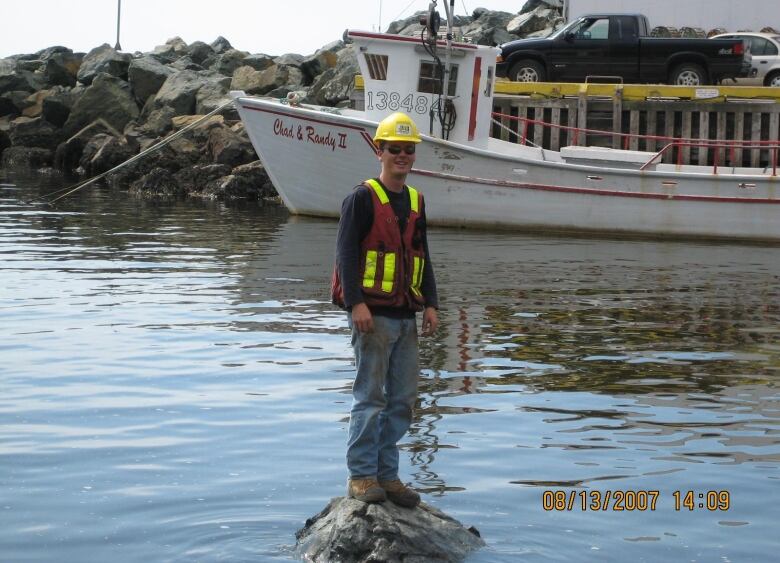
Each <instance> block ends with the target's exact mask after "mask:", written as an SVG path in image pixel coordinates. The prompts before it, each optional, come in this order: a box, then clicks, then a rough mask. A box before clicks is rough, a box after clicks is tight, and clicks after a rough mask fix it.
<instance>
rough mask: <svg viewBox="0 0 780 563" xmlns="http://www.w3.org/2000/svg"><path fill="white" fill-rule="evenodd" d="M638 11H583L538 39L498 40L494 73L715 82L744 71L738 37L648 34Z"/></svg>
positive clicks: (522, 78) (528, 78) (529, 78)
mask: <svg viewBox="0 0 780 563" xmlns="http://www.w3.org/2000/svg"><path fill="white" fill-rule="evenodd" d="M648 28H649V25H648V23H647V18H646V17H645V16H643V15H641V14H589V15H586V16H582V17H580V18H578V19H576V20H574V21H572V22H571V23H570V24H569V25H567V26H565V27H563V28H561V29H559V30H558V31H556V32H554V33H553V34H552V35H550V36H549V37H546V38H543V39H518V40H517V41H510V42H509V43H504V44H503V45H501V55H500V56H499V58H498V61H499V62H498V65H497V68H496V73H497V74H498V76H503V77H506V78H509V80H515V81H519V82H545V81H547V82H583V81H585V80H586V79H588V77H594V78H593V80H594V81H600V82H603V81H605V80H604V79H600V80H596V79H595V77H613V78H620V79H622V80H623V82H626V83H654V84H680V85H688V86H698V85H703V84H717V83H718V82H719V81H720V80H722V79H724V78H738V77H741V76H747V75H748V73H749V72H750V54H749V52H747V51H748V48H747V47H746V45H745V44H744V43H743V42H742V40H741V39H676V38H675V39H667V38H658V37H649V33H648Z"/></svg>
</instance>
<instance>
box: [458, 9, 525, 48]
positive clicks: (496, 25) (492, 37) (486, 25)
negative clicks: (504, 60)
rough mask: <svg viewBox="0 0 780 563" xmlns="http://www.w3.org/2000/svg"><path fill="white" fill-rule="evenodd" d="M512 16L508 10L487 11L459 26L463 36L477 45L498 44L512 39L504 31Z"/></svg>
mask: <svg viewBox="0 0 780 563" xmlns="http://www.w3.org/2000/svg"><path fill="white" fill-rule="evenodd" d="M513 18H514V16H513V15H512V14H510V13H508V12H498V11H496V12H493V11H487V12H484V13H483V14H481V15H480V16H479V18H477V19H475V20H474V21H472V22H471V23H469V24H467V25H464V26H461V33H462V34H463V38H464V39H466V40H467V41H469V42H471V43H477V44H479V45H500V44H501V43H505V42H507V41H511V40H512V39H516V38H515V37H512V36H511V35H510V34H509V33H507V31H506V26H507V24H508V23H509V22H510V21H511V20H512V19H513Z"/></svg>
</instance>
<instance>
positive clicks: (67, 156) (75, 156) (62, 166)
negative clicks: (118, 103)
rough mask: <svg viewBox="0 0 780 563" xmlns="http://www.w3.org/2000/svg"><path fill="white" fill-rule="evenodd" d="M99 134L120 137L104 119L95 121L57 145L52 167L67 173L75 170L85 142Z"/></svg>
mask: <svg viewBox="0 0 780 563" xmlns="http://www.w3.org/2000/svg"><path fill="white" fill-rule="evenodd" d="M100 134H103V135H107V136H112V137H115V138H118V137H119V136H120V133H119V131H117V130H116V129H115V128H114V127H112V126H111V125H109V124H108V123H107V122H106V121H105V120H104V119H100V118H99V119H96V120H95V121H93V122H92V123H90V124H89V125H87V126H86V127H84V128H82V129H81V130H79V131H77V132H76V133H75V134H74V135H72V136H71V137H70V138H69V139H67V140H65V141H63V142H62V143H60V144H59V145H57V150H56V151H55V153H54V167H55V168H57V169H58V170H64V171H68V172H70V171H73V170H75V169H76V168H77V167H78V166H79V162H80V161H81V156H82V153H83V152H84V147H85V146H86V144H87V142H88V141H89V140H90V139H91V138H93V137H94V136H96V135H100Z"/></svg>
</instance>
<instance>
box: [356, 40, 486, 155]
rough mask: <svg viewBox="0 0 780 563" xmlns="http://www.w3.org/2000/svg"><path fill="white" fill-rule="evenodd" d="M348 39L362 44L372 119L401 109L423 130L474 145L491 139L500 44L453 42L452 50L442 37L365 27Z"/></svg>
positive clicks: (360, 60) (360, 55) (368, 114)
mask: <svg viewBox="0 0 780 563" xmlns="http://www.w3.org/2000/svg"><path fill="white" fill-rule="evenodd" d="M348 37H350V38H351V39H352V40H353V41H354V42H355V44H356V45H357V47H358V63H359V65H360V71H361V73H362V75H363V81H364V85H365V86H364V95H365V98H364V99H365V116H366V118H367V119H369V120H372V121H381V120H382V119H384V118H385V117H387V116H388V115H390V114H391V113H394V112H396V111H402V112H404V113H406V114H408V115H409V116H410V117H411V118H412V119H413V120H414V121H415V123H416V124H417V127H418V128H419V129H420V132H421V133H423V134H428V135H431V136H434V137H438V138H441V139H445V140H449V141H454V142H457V143H463V144H469V145H472V146H484V145H485V144H486V143H487V140H488V137H489V133H490V125H491V112H492V110H493V85H494V81H495V67H496V57H497V55H498V53H499V52H500V50H499V49H498V48H496V47H487V46H484V45H471V44H468V43H455V42H452V43H451V48H450V49H449V53H447V51H448V49H447V43H446V41H442V40H437V41H435V42H424V41H423V40H422V39H421V38H420V37H410V36H405V35H391V34H384V33H371V32H365V31H349V32H348ZM445 68H449V73H444V72H443V70H444V69H445ZM443 75H446V76H447V85H446V92H443V91H442V90H443V89H444V88H442V86H443V82H444V79H443V78H442V76H443Z"/></svg>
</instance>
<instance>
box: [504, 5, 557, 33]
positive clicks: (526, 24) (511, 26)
mask: <svg viewBox="0 0 780 563" xmlns="http://www.w3.org/2000/svg"><path fill="white" fill-rule="evenodd" d="M557 17H558V11H557V10H553V9H551V8H548V7H547V5H546V4H542V5H541V6H538V7H536V8H534V9H533V10H531V11H530V12H525V13H523V14H520V15H518V16H516V17H514V18H512V20H511V21H510V22H509V23H508V24H507V26H506V30H507V31H508V32H509V33H512V34H514V35H519V36H520V37H525V36H527V35H528V34H530V33H534V32H537V31H541V30H543V29H546V28H548V27H551V26H552V23H553V21H554V20H555V19H556V18H557Z"/></svg>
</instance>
